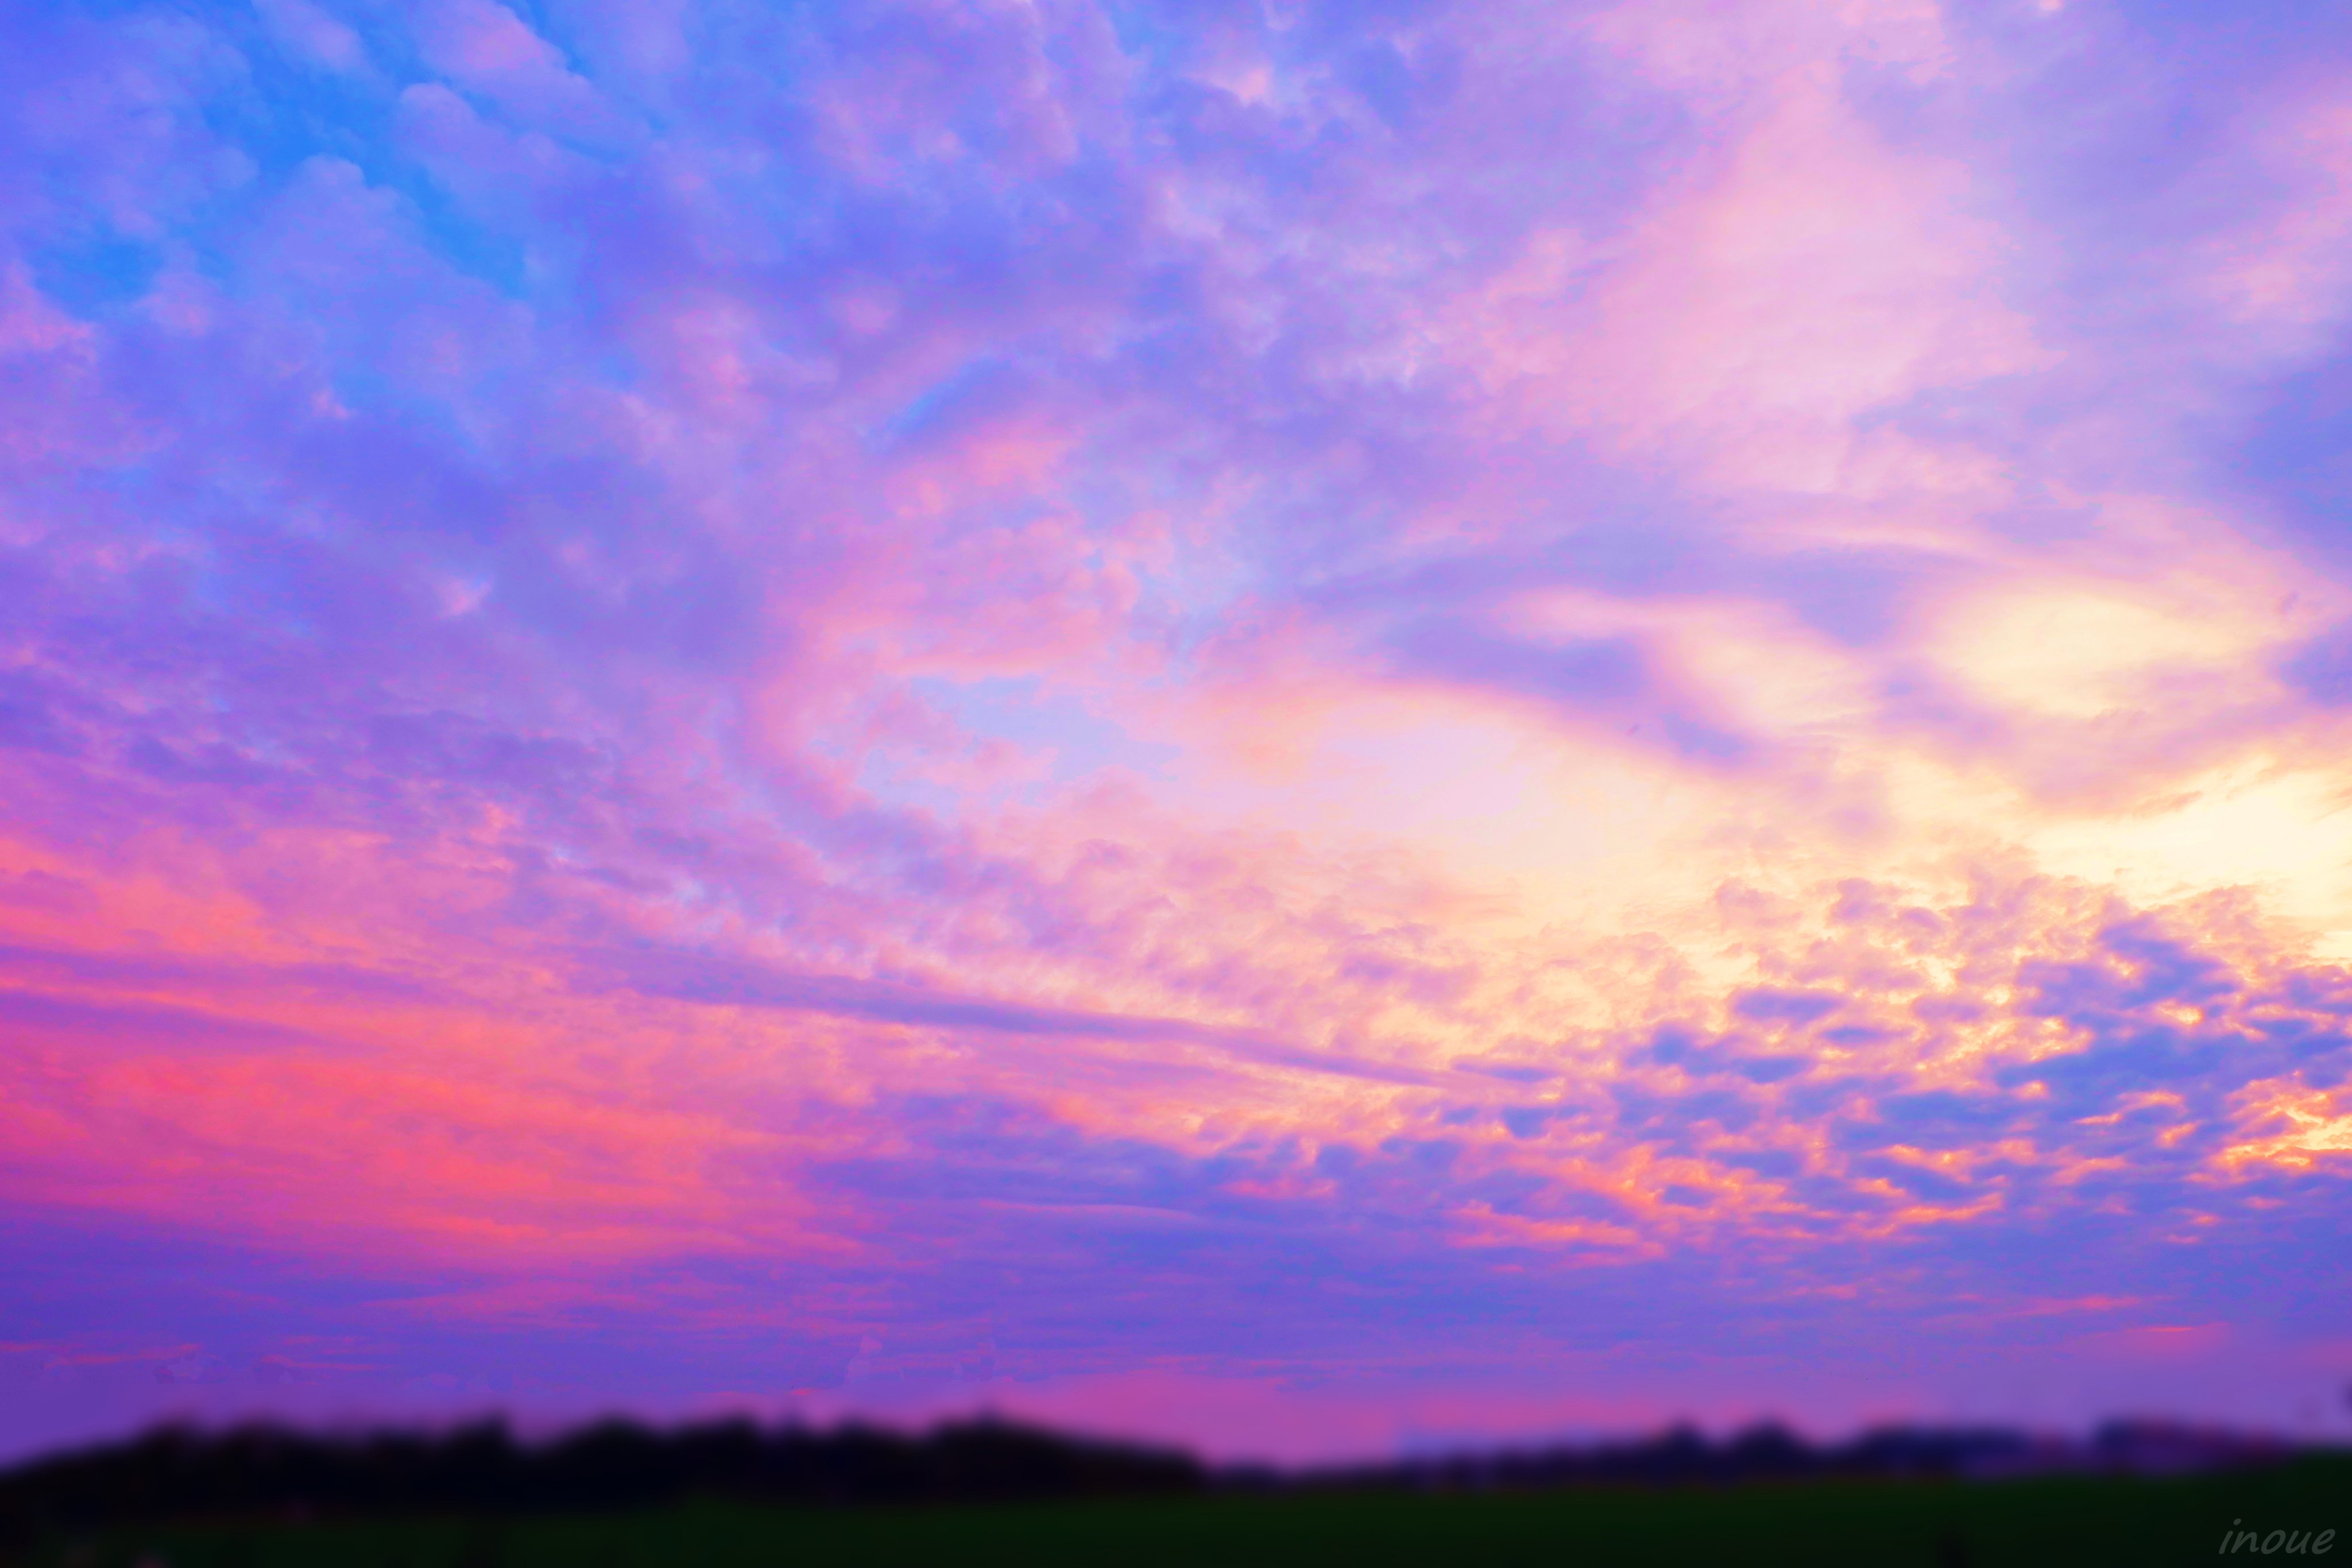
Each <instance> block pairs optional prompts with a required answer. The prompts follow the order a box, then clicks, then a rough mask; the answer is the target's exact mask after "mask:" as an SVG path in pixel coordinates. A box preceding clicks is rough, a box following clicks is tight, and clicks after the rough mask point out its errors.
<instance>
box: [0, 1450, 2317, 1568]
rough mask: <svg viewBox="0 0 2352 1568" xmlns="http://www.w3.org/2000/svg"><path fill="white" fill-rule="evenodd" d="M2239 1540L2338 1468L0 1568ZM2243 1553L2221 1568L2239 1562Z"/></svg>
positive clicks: (814, 1529) (84, 1551) (1267, 1500)
mask: <svg viewBox="0 0 2352 1568" xmlns="http://www.w3.org/2000/svg"><path fill="white" fill-rule="evenodd" d="M2232 1521H2243V1522H2242V1525H2241V1526H2240V1527H2239V1528H2241V1529H2244V1528H2253V1529H2257V1530H2259V1531H2263V1532H2265V1533H2266V1532H2268V1531H2273V1530H2283V1531H2294V1532H2297V1533H2298V1534H2303V1535H2304V1536H2305V1539H2304V1541H2303V1542H2301V1544H2303V1545H2304V1546H2305V1552H2302V1553H2296V1554H2294V1556H2293V1557H2292V1558H2291V1559H2290V1554H2289V1552H2288V1551H2287V1550H2286V1548H2287V1545H2288V1542H2287V1541H2286V1540H2280V1541H2277V1542H2273V1553H2272V1556H2273V1560H2274V1561H2276V1560H2280V1559H2290V1560H2294V1561H2302V1562H2310V1561H2313V1560H2314V1559H2313V1558H2312V1557H2311V1556H2310V1555H2309V1554H2308V1548H2309V1544H2310V1539H2309V1537H2310V1535H2311V1534H2313V1533H2315V1532H2317V1531H2324V1530H2329V1529H2334V1530H2336V1531H2338V1536H2337V1538H2336V1540H2335V1541H2334V1542H2331V1546H2332V1550H2331V1551H2329V1552H2327V1554H2326V1557H2324V1558H2321V1559H2318V1561H2347V1560H2352V1542H2347V1540H2346V1539H2345V1538H2344V1532H2346V1531H2352V1457H2347V1456H2344V1455H2340V1454H2338V1455H2325V1456H2315V1457H2305V1458H2295V1459H2291V1460H2287V1461H2285V1462H2282V1463H2277V1464H2272V1465H2263V1466H2259V1467H2253V1468H2247V1469H2231V1470H2222V1471H2215V1472H2209V1473H2205V1474H2199V1475H2189V1476H2175V1477H2168V1478H2147V1477H2134V1476H2120V1475H2105V1476H2086V1475H2076V1476H2042V1477H2035V1478H2029V1479H2012V1480H1965V1479H1911V1480H1905V1479H1805V1480H1788V1481H1751V1482H1747V1483H1743V1484H1738V1485H1731V1486H1707V1485H1701V1486H1681V1487H1675V1486H1669V1487H1612V1486H1606V1485H1600V1486H1595V1485H1578V1486H1571V1487H1569V1488H1565V1489H1560V1490H1528V1491H1487V1492H1434V1493H1432V1492H1415V1491H1409V1490H1289V1491H1276V1492H1268V1493H1265V1494H1263V1495H1250V1494H1247V1493H1237V1492H1233V1491H1212V1492H1208V1493H1202V1494H1195V1495H1189V1496H1169V1497H1161V1498H1147V1499H1136V1500H1066V1501H1056V1502H1032V1503H984V1504H975V1503H930V1504H904V1505H896V1506H890V1507H875V1506H859V1507H845V1508H844V1507H831V1508H824V1507H817V1508H812V1507H804V1506H803V1507H774V1506H756V1505H748V1504H740V1503H718V1502H708V1503H696V1502H687V1503H678V1504H671V1505H667V1506H664V1507H659V1508H652V1509H639V1510H632V1511H623V1512H614V1513H604V1514H581V1513H572V1514H538V1515H533V1514H509V1515H506V1516H503V1517H490V1518H478V1519H467V1518H464V1517H457V1516H442V1517H425V1518H408V1519H397V1520H383V1519H363V1518H346V1519H340V1520H331V1521H298V1520H287V1519H277V1520H269V1521H252V1520H248V1521H215V1522H208V1523H203V1524H193V1523H180V1524H168V1525H167V1524H149V1525H142V1526H127V1527H123V1526H119V1527H113V1528H105V1527H98V1528H83V1529H79V1530H76V1531H72V1532H71V1533H70V1534H66V1533H55V1534H51V1535H50V1536H49V1537H48V1538H47V1539H44V1540H41V1541H39V1542H33V1543H20V1544H19V1546H18V1547H17V1548H16V1550H15V1551H14V1552H10V1553H7V1554H6V1555H5V1556H0V1561H13V1562H14V1563H24V1564H27V1565H31V1564H38V1565H40V1568H50V1565H59V1568H62V1565H64V1564H69V1563H70V1564H75V1565H77V1568H138V1565H142V1564H144V1565H146V1568H281V1565H282V1568H292V1565H295V1564H304V1565H308V1564H320V1565H322V1568H324V1565H334V1568H376V1565H382V1568H395V1565H396V1568H441V1565H445V1564H446V1565H448V1568H493V1565H497V1568H537V1565H541V1564H544V1565H546V1568H558V1565H561V1568H638V1565H644V1568H654V1565H656V1564H659V1565H662V1568H672V1565H676V1568H699V1565H701V1564H710V1565H712V1568H725V1565H730V1564H743V1565H746V1568H748V1565H751V1564H777V1565H791V1564H804V1563H805V1564H820V1563H823V1564H831V1563H857V1564H895V1563H925V1564H931V1563H961V1562H978V1563H1037V1564H1056V1563H1088V1564H1129V1563H1132V1564H1161V1563H1166V1564H1174V1563H1186V1564H1192V1563H1199V1564H1208V1565H1212V1568H1243V1565H1245V1564H1255V1563H1269V1564H1270V1563H1281V1564H1286V1565H1297V1564H1310V1563H1334V1564H1337V1563H1346V1564H1350V1565H1354V1564H1377V1563H1476V1564H1486V1563H1498V1564H1503V1563H1543V1564H1547V1565H1553V1568H1559V1565H1574V1564H1583V1563H1594V1564H1618V1563H1625V1564H1685V1563H1688V1564H1700V1563H1705V1564H1736V1563H1790V1564H1804V1565H1806V1568H1840V1565H1843V1564H1855V1565H1864V1564H1867V1565H1869V1568H1906V1565H1913V1564H1916V1565H1918V1568H1960V1565H1963V1564H1966V1565H1969V1568H2006V1565H2010V1564H2017V1565H2026V1564H2043V1563H2047V1564H2053V1565H2060V1564H2063V1565H2064V1568H2101V1565H2105V1564H2115V1565H2117V1568H2126V1565H2127V1568H2144V1565H2147V1564H2161V1563H2206V1562H2211V1561H2214V1560H2215V1559H2216V1558H2217V1557H2218V1556H2220V1555H2221V1552H2220V1548H2221V1542H2222V1538H2223V1536H2224V1534H2225V1532H2227V1531H2229V1530H2230V1529H2231V1524H2232ZM2261 1544H2262V1542H2256V1543H2255V1544H2254V1547H2253V1549H2252V1550H2251V1551H2241V1552H2238V1553H2236V1554H2235V1555H2236V1557H2237V1558H2238V1559H2240V1560H2243V1559H2244V1558H2246V1557H2249V1556H2252V1555H2255V1554H2257V1553H2258V1552H2259V1550H2260V1546H2261Z"/></svg>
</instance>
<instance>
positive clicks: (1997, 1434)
mask: <svg viewBox="0 0 2352 1568" xmlns="http://www.w3.org/2000/svg"><path fill="white" fill-rule="evenodd" d="M2293 1452H2294V1450H2293V1449H2291V1448H2289V1447H2288V1446H2286V1445H2284V1444H2282V1443H2279V1442H2277V1441H2275V1440H2273V1439H2270V1438H2264V1437H2246V1436H2243V1435H2242V1434H2238V1433H2232V1432H2227V1431H2221V1430H2215V1429H2212V1428H2206V1427H2184V1426H2179V1425H2177V1424H2174V1423H2171V1422H2163V1421H2115V1422H2110V1423H2108V1424H2107V1425H2105V1426H2104V1427H2100V1428H2098V1430H2097V1431H2095V1433H2093V1434H2092V1435H2091V1437H2089V1438H2088V1439H2086V1440H2078V1439H2074V1438H2066V1437H2047V1436H2035V1435H2032V1434H2029V1433H2024V1432H2020V1431H2016V1430H2014V1429H2012V1428H2009V1427H1881V1428H1878V1429H1876V1430H1874V1431H1869V1432H1864V1433H1863V1434H1862V1435H1861V1436H1859V1437H1853V1438H1850V1439H1847V1440H1846V1441H1843V1442H1838V1443H1825V1444H1814V1443H1809V1442H1807V1441H1806V1440H1805V1439H1804V1438H1802V1437H1799V1436H1797V1435H1796V1434H1795V1433H1793V1432H1790V1431H1789V1430H1788V1429H1787V1428H1786V1427H1778V1426H1772V1425H1769V1424H1767V1425H1763V1426H1758V1427H1749V1428H1748V1429H1747V1430H1746V1431H1743V1432H1738V1433H1735V1434H1734V1435H1732V1436H1730V1437H1726V1438H1724V1439H1722V1440H1720V1441H1710V1440H1709V1439H1708V1438H1707V1437H1706V1436H1705V1435H1704V1434H1702V1433H1700V1432H1698V1431H1696V1430H1695V1429H1694V1428H1691V1427H1675V1429H1673V1430H1671V1431H1668V1432H1666V1433H1664V1434H1663V1435H1661V1436H1658V1437H1647V1438H1642V1439H1638V1440H1634V1441H1628V1442H1615V1443H1599V1444H1592V1445H1586V1446H1570V1445H1557V1446H1552V1447H1546V1448H1505V1449H1499V1450H1494V1451H1490V1452H1484V1453H1459V1454H1449V1455H1444V1456H1441V1457H1437V1458H1424V1459H1410V1460H1405V1461H1403V1462H1401V1463H1392V1464H1379V1465H1369V1466H1360V1467H1347V1468H1343V1469H1330V1470H1324V1471H1318V1472H1316V1473H1314V1474H1313V1475H1312V1476H1310V1477H1306V1478H1301V1479H1306V1480H1307V1481H1309V1482H1310V1483H1311V1484H1319V1485H1326V1486H1370V1487H1409V1488H1421V1489H1428V1488H1442V1489H1458V1490H1488V1489H1499V1490H1510V1489H1533V1488H1544V1487H1560V1486H1577V1485H1604V1486H1606V1485H1618V1486H1689V1485H1729V1484H1734V1483H1739V1482H1747V1481H1773V1480H1827V1479H1841V1478H1843V1479H1873V1478H1886V1479H1897V1478H1910V1479H1920V1478H1932V1477H1954V1478H1967V1479H1992V1478H1996V1477H2001V1476H2013V1475H2032V1474H2045V1473H2050V1472H2053V1471H2066V1470H2129V1471H2136V1472H2138V1473H2142V1474H2166V1473H2175V1472H2181V1471H2189V1470H2202V1469H2218V1468H2221V1467H2223V1466H2228V1465H2238V1464H2258V1463H2263V1462H2269V1461H2274V1460H2278V1459H2283V1458H2288V1457H2289V1456H2290V1455H2291V1454H2292V1453H2293Z"/></svg>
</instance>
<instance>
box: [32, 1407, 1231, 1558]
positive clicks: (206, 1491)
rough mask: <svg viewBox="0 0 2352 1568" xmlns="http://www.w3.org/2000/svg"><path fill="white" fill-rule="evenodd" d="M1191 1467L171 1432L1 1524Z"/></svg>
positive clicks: (114, 1454) (851, 1434)
mask: <svg viewBox="0 0 2352 1568" xmlns="http://www.w3.org/2000/svg"><path fill="white" fill-rule="evenodd" d="M1205 1484H1206V1475H1205V1473H1204V1471H1203V1470H1202V1467H1201V1465H1200V1464H1199V1462H1198V1461H1196V1460H1194V1459H1193V1458H1191V1457H1190V1456H1189V1455H1185V1454H1181V1453H1176V1452H1171V1451H1167V1450H1161V1449H1153V1448H1140V1447H1131V1446H1126V1445H1120V1444H1111V1443H1099V1442H1089V1441H1083V1440H1079V1439H1075V1438H1070V1437H1062V1436H1059V1435H1057V1434H1055V1433H1050V1432H1045V1431H1040V1430H1037V1429H1035V1428H1034V1427H1020V1426H1014V1425H1011V1424H1008V1423H1004V1422H1000V1421H987V1420H983V1421H971V1422H961V1423H953V1424H950V1425H947V1426H942V1427H939V1428H937V1429H935V1430H933V1431H931V1432H929V1433H928V1434H925V1435H922V1436H919V1437H909V1436H905V1435H902V1434H899V1433H895V1432H889V1431H882V1430H877V1429H875V1428H872V1427H856V1426H850V1427H840V1428H838V1429H836V1430H834V1431H829V1432H815V1431H811V1430H808V1429H806V1428H804V1427H780V1428H773V1429H767V1430H763V1429H761V1427H756V1426H754V1425H753V1424H751V1422H749V1421H730V1422H723V1423H719V1424H714V1425H708V1426H695V1427H681V1428H677V1429H676V1430H673V1431H667V1432H656V1431H653V1430H649V1429H647V1428H646V1427H640V1426H637V1425H635V1424H634V1423H630V1422H625V1421H610V1422H605V1423H603V1424H600V1425H597V1426H593V1427H586V1428H583V1429H582V1430H579V1431H576V1432H573V1433H571V1434H569V1435H568V1436H564V1437H558V1438H556V1439H554V1440H552V1441H550V1442H546V1443H542V1444H528V1445H527V1444H523V1443H519V1442H517V1441H516V1440H515V1438H514V1437H512V1436H511V1435H510V1434H509V1432H508V1430H507V1428H506V1427H505V1426H504V1425H503V1424H501V1423H499V1422H484V1423H480V1424H478V1425H474V1426H469V1427H459V1428H457V1429H455V1430H452V1431H449V1432H447V1433H445V1434H438V1435H423V1434H414V1433H372V1434H367V1435H364V1436H357V1437H322V1436H312V1435H308V1434H304V1433H299V1432H294V1431H289V1430H287V1429H284V1428H282V1427H266V1426H256V1427H239V1428H236V1429H233V1430H230V1431H226V1432H220V1433H201V1432H196V1431H191V1430H187V1429H184V1428H165V1429H163V1430H160V1431H156V1432H153V1433H151V1434H149V1435H148V1436H146V1437H142V1438H139V1439H136V1440H135V1441H132V1442H128V1443H122V1444H118V1445H112V1446H109V1447H104V1448H88V1449H83V1450H81V1451H79V1452H75V1453H69V1454H62V1455H58V1456H57V1457H55V1458H46V1459H40V1460H37V1461H35V1462H33V1463H31V1464H28V1465H25V1466H22V1467H20V1468H18V1469H14V1470H10V1471H8V1472H6V1473H5V1475H0V1524H5V1527H6V1528H7V1529H8V1531H10V1533H12V1534H15V1535H16V1536H17V1537H18V1538H19V1539H21V1538H22V1537H23V1536H24V1535H25V1534H26V1533H27V1532H30V1531H39V1530H42V1529H45V1528H56V1527H59V1526H66V1525H79V1524H93V1523H112V1522H121V1521H131V1520H161V1519H184V1518H194V1517H218V1516H251V1515H256V1514H413V1513H466V1514H485V1513H512V1512H539V1511H548V1512H575V1511H595V1510H607V1509H631V1508H647V1507H653V1506H656V1505H659V1504H663V1503H671V1502H678V1501H683V1500H687V1499H688V1498H697V1497H716V1498H726V1499H730V1500H740V1501H746V1502H768V1503H800V1504H809V1503H901V1502H917V1501H961V1500H1016V1499H1044V1498H1072V1497H1098V1496H1100V1497H1108V1496H1123V1495H1149V1494H1167V1493H1171V1492H1186V1491H1195V1490H1200V1489H1201V1488H1202V1487H1203V1486H1204V1485H1205Z"/></svg>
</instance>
